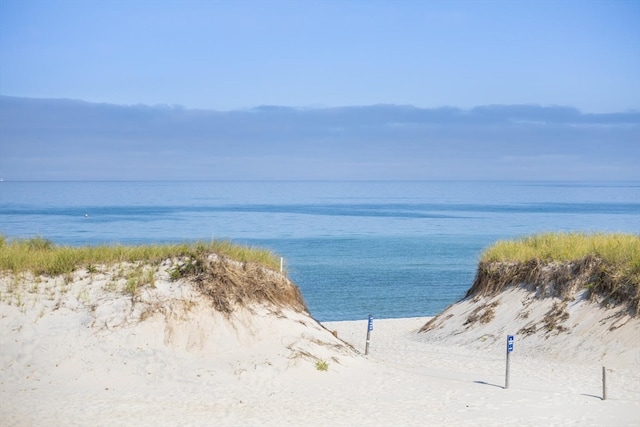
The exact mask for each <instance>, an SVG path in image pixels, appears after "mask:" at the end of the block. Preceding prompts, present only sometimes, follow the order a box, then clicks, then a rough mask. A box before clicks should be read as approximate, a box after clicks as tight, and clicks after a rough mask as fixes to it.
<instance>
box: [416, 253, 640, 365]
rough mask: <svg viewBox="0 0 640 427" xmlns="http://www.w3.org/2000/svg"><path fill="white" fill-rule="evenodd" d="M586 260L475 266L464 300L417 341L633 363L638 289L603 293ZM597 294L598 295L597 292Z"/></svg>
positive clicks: (639, 351)
mask: <svg viewBox="0 0 640 427" xmlns="http://www.w3.org/2000/svg"><path fill="white" fill-rule="evenodd" d="M601 271H602V268H601V265H600V264H599V262H598V261H597V260H595V259H593V258H590V259H586V260H582V261H581V262H578V263H550V264H546V265H541V264H539V263H529V264H528V265H518V264H517V263H493V264H492V265H481V266H480V267H479V269H478V274H477V275H476V280H475V282H474V285H473V286H472V288H471V289H470V290H469V292H468V293H467V296H466V298H465V299H464V300H462V301H460V302H458V303H456V304H453V305H452V306H450V307H449V308H447V309H446V310H445V311H444V312H442V313H441V314H440V315H438V316H436V317H435V318H433V319H431V320H430V321H429V322H428V323H426V324H425V325H424V326H423V327H422V328H421V330H420V333H421V334H420V335H421V336H422V339H425V340H430V341H437V342H443V343H445V342H446V343H451V344H453V343H455V344H458V345H465V346H471V347H477V348H481V347H487V348H492V347H498V346H504V345H505V342H506V336H507V335H515V338H516V342H517V343H518V344H517V345H518V351H519V353H521V354H526V355H530V356H534V357H545V356H549V357H553V358H557V359H562V360H576V361H585V362H587V361H588V362H595V363H597V362H598V361H600V362H602V363H604V364H608V365H620V366H627V365H629V364H632V363H636V364H637V363H640V317H639V316H638V315H637V311H638V301H637V292H635V291H637V289H636V287H637V285H635V287H634V286H631V285H629V284H623V285H622V286H620V287H618V288H614V287H613V286H611V287H609V288H607V287H605V286H603V285H599V284H598V282H597V281H594V276H596V275H597V274H600V272H601ZM599 286H600V288H598V287H599Z"/></svg>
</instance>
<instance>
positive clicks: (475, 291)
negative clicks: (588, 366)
mask: <svg viewBox="0 0 640 427" xmlns="http://www.w3.org/2000/svg"><path fill="white" fill-rule="evenodd" d="M509 286H529V287H531V289H532V290H535V291H536V295H537V296H538V297H545V296H554V297H559V298H561V299H563V300H567V299H570V298H572V296H573V295H574V294H575V292H576V290H580V289H586V290H587V294H588V296H589V298H591V299H598V300H599V301H600V302H601V303H602V304H603V305H604V306H607V307H611V306H619V305H623V304H626V305H627V306H628V307H629V308H630V311H631V312H632V314H633V315H639V314H640V307H639V303H640V236H639V235H636V234H622V233H611V234H606V233H593V234H589V233H543V234H536V235H533V236H527V237H523V238H520V239H515V240H506V241H499V242H497V243H495V244H494V245H492V246H491V247H489V248H488V249H486V250H485V251H484V252H483V253H482V255H481V259H480V263H479V265H478V270H477V273H476V278H475V280H474V283H473V285H472V286H471V288H470V289H469V290H468V292H467V295H466V296H467V297H470V296H477V295H485V296H487V295H495V294H497V293H499V292H502V291H503V290H504V289H505V288H507V287H509ZM552 326H555V325H552Z"/></svg>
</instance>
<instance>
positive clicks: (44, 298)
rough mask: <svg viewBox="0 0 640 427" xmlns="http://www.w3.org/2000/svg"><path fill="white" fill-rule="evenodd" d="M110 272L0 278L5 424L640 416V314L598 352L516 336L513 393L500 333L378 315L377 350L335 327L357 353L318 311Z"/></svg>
mask: <svg viewBox="0 0 640 427" xmlns="http://www.w3.org/2000/svg"><path fill="white" fill-rule="evenodd" d="M107 273H108V274H98V275H95V276H93V277H90V276H89V275H87V274H84V275H83V274H76V276H75V277H74V280H73V281H71V282H70V283H68V284H66V285H64V284H63V283H62V282H61V281H62V280H63V279H62V278H59V279H56V280H58V282H56V283H54V281H53V280H52V279H46V280H40V282H38V281H37V280H36V279H33V278H28V279H26V280H23V282H24V283H23V284H21V285H18V284H16V283H15V281H14V280H13V279H12V278H10V277H4V278H2V279H0V301H1V302H0V322H1V323H0V328H1V335H0V349H1V359H0V362H1V364H0V425H2V426H3V427H4V426H50V425H65V426H73V425H78V426H87V425H92V426H102V425H104V426H121V425H132V426H189V425H192V426H209V425H216V426H425V425H432V426H433V425H435V426H445V425H446V426H495V425H505V426H512V425H513V426H516V425H517V426H541V425H545V426H572V425H573V426H639V425H640V371H639V370H638V366H639V364H638V362H639V361H638V360H637V358H636V357H637V356H636V355H637V354H638V352H637V348H638V347H640V345H639V344H638V341H640V337H635V338H634V337H633V335H634V334H635V333H636V332H637V329H633V328H631V329H630V328H629V327H628V326H629V325H631V326H632V327H636V326H634V325H636V324H637V319H636V320H633V321H630V323H628V324H627V325H625V326H623V327H621V328H620V330H619V331H618V334H619V337H618V338H617V339H616V340H615V341H614V342H611V343H607V342H604V344H602V345H605V346H606V347H607V350H606V353H607V354H605V355H604V356H603V355H602V354H601V353H598V354H597V355H595V356H594V358H593V360H590V358H589V352H590V351H592V349H591V347H593V346H584V345H582V346H581V342H582V340H583V337H582V335H580V333H578V332H579V331H578V332H575V333H573V334H566V336H564V337H561V338H563V339H564V340H565V342H566V346H567V348H569V349H571V352H572V354H574V353H575V349H576V348H578V349H579V351H580V352H582V353H580V354H582V355H583V356H584V357H581V358H578V359H576V360H566V357H563V356H562V354H561V352H558V348H561V347H558V346H555V347H554V346H550V345H548V342H549V339H552V340H553V338H544V337H540V336H530V337H527V338H526V339H524V338H523V339H520V338H519V337H517V340H516V345H515V351H514V352H513V353H512V356H511V378H510V388H509V389H506V390H505V389H504V388H503V386H504V375H505V354H504V350H505V349H504V345H503V343H500V341H501V340H502V338H500V339H499V338H496V339H495V340H493V341H492V340H489V339H484V340H480V341H479V342H481V343H483V344H482V345H479V344H477V343H478V340H475V339H474V338H472V337H471V336H470V335H469V332H468V331H467V332H464V331H462V330H461V329H460V325H459V324H456V322H455V321H453V322H452V323H451V326H450V327H449V328H450V329H449V330H447V329H446V328H447V327H446V326H444V327H442V328H439V329H438V330H437V336H433V337H432V338H430V339H427V335H425V334H418V333H417V330H418V329H419V328H420V327H421V326H422V325H424V324H425V322H426V321H427V320H428V318H413V319H395V320H391V319H389V320H374V330H373V332H372V335H371V346H370V354H369V356H367V357H365V356H364V355H362V354H361V353H362V352H363V351H364V344H365V336H366V329H367V320H366V319H363V320H362V321H357V322H327V323H325V324H324V326H325V327H326V328H328V329H329V330H336V331H337V332H338V334H339V337H340V338H342V339H344V340H345V341H347V342H349V343H351V344H352V345H353V346H354V347H355V349H351V348H349V347H348V346H346V345H344V344H343V343H342V342H341V341H339V340H337V339H335V338H334V337H333V335H332V334H331V333H330V332H329V331H328V330H326V329H324V328H322V327H321V326H320V325H319V324H317V323H316V322H315V321H313V320H312V319H311V318H310V317H308V316H307V315H305V314H300V313H293V312H290V311H286V310H284V311H281V312H279V313H278V312H274V311H273V310H269V309H267V308H265V307H253V311H249V310H246V309H243V310H239V311H237V312H236V313H235V314H234V315H233V319H232V321H231V322H230V321H228V320H227V319H225V318H224V317H223V316H222V315H220V314H218V313H215V312H213V311H212V310H211V307H210V305H209V304H208V303H206V302H203V300H202V297H201V296H199V295H198V294H197V293H195V292H194V291H193V289H192V288H191V287H190V285H189V284H188V283H182V282H178V283H175V282H170V281H168V277H167V275H166V271H164V270H162V271H160V272H159V273H158V278H157V280H156V288H155V289H151V290H145V291H144V292H143V293H142V294H141V295H140V296H139V297H137V298H136V302H135V304H133V303H132V300H131V297H130V296H126V295H122V293H120V292H118V287H119V286H122V283H119V282H114V281H113V280H112V278H113V277H114V276H113V275H114V274H115V270H113V271H110V272H107ZM60 289H62V290H63V291H62V292H61V291H60ZM505 298H506V297H505ZM514 298H520V296H518V295H516V296H515V297H514ZM502 304H503V306H504V307H507V306H509V301H506V300H505V301H503V302H502ZM498 307H499V306H498ZM463 310H467V311H468V310H469V307H467V308H464V309H463ZM503 314H504V313H503ZM463 315H464V314H463ZM141 319H142V320H141ZM634 322H636V323H634ZM483 327H484V326H483ZM487 328H489V327H488V326H487ZM500 328H501V326H499V325H494V326H493V329H491V330H490V331H489V332H494V333H495V335H502V334H503V331H501V330H500ZM624 331H627V332H625V333H626V334H627V335H629V334H631V339H628V337H627V336H626V335H624V334H623V332H624ZM476 333H481V334H482V335H480V336H481V337H482V336H485V335H486V334H487V333H488V332H487V331H485V330H481V331H475V330H472V334H476ZM454 334H455V335H454ZM462 336H466V338H461V337H462ZM585 336H587V337H588V339H589V340H592V341H593V342H596V341H597V342H598V345H600V347H601V346H602V345H601V342H600V341H598V337H597V336H592V335H588V334H587V335H585ZM456 337H458V338H460V339H459V340H458V341H456V339H455V338H456ZM634 339H635V341H634ZM465 340H466V341H465ZM536 342H537V343H538V344H540V345H542V343H544V342H547V346H546V347H544V348H545V352H544V354H541V355H538V354H536V353H535V352H534V351H532V350H531V349H532V348H535V344H536ZM619 342H624V345H623V346H624V349H616V343H619ZM484 343H488V344H487V345H484ZM525 343H526V345H525ZM523 347H525V348H526V349H527V350H526V351H525V350H524V348H523ZM634 349H635V350H634ZM634 351H635V352H634ZM603 357H604V359H603ZM605 359H606V362H607V363H610V364H611V368H610V369H609V371H608V399H607V400H606V401H603V400H601V395H602V385H601V366H602V363H603V360H605ZM319 360H320V361H326V362H327V363H328V370H327V371H319V370H318V369H316V362H317V361H319Z"/></svg>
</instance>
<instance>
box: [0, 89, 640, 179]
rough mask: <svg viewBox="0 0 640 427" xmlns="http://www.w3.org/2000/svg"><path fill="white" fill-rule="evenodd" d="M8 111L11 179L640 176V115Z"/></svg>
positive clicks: (518, 109)
mask: <svg viewBox="0 0 640 427" xmlns="http://www.w3.org/2000/svg"><path fill="white" fill-rule="evenodd" d="M0 113H1V114H0V154H1V156H0V157H1V159H0V174H2V175H3V177H4V178H5V179H569V178H572V179H640V171H639V170H638V169H639V167H638V165H639V164H640V113H638V112H621V113H613V114H583V113H581V112H580V111H579V110H577V109H575V108H572V107H565V106H536V105H489V106H479V107H476V108H473V109H469V110H464V109H459V108H453V107H443V108H434V109H427V108H416V107H413V106H408V105H371V106H351V107H338V108H306V109H301V108H292V107H282V106H258V107H255V108H252V109H248V110H236V111H212V110H189V109H185V108H182V107H179V106H167V105H161V106H146V105H129V106H119V105H111V104H95V103H87V102H83V101H74V100H64V99H58V100H56V99H28V98H16V97H6V96H2V97H0ZM43 159H46V161H45V160H43ZM563 163H564V164H565V167H564V170H563V169H562V168H561V165H562V164H563ZM531 164H535V165H536V167H535V168H532V167H526V168H521V170H519V171H518V170H514V165H531Z"/></svg>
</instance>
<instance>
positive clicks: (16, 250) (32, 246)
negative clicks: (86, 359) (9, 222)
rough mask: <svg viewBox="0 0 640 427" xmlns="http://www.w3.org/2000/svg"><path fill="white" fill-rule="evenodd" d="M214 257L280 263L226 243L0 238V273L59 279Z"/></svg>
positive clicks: (262, 252)
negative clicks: (104, 267)
mask: <svg viewBox="0 0 640 427" xmlns="http://www.w3.org/2000/svg"><path fill="white" fill-rule="evenodd" d="M205 253H215V254H218V255H221V256H224V257H227V258H230V259H233V260H236V261H240V262H255V263H257V264H260V265H262V266H264V267H267V268H270V269H272V270H277V269H279V266H280V259H279V257H277V256H276V255H275V254H273V253H272V252H270V251H269V250H266V249H261V248H254V247H248V246H242V245H237V244H234V243H231V242H229V241H211V242H194V243H184V244H153V245H138V246H122V245H100V246H82V247H72V246H58V245H55V244H54V243H53V242H52V241H50V240H48V239H45V238H43V237H41V236H38V237H34V238H30V239H14V240H9V239H7V238H6V237H5V236H3V235H0V272H1V271H9V272H12V273H14V274H15V273H24V272H30V273H32V274H34V275H48V276H58V275H61V274H68V273H71V272H73V271H75V270H77V269H78V268H86V269H88V270H92V269H93V268H95V267H94V266H95V265H99V264H115V263H120V262H143V263H149V264H158V263H160V262H162V261H163V260H165V259H168V258H175V257H192V258H195V257H197V256H198V255H202V254H205Z"/></svg>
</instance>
